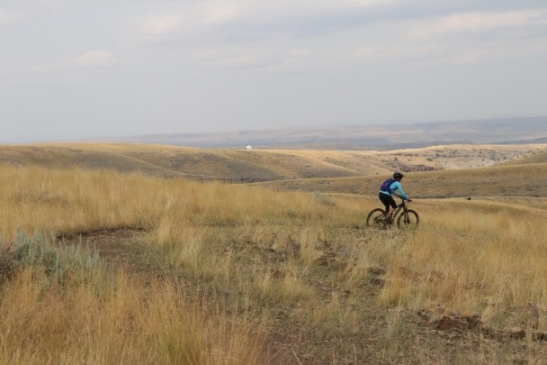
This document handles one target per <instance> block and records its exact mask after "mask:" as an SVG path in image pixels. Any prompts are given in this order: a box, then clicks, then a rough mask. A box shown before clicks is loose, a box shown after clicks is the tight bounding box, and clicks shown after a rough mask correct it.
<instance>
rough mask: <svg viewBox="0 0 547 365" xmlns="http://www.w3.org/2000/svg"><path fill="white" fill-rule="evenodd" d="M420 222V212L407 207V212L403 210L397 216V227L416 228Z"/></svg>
mask: <svg viewBox="0 0 547 365" xmlns="http://www.w3.org/2000/svg"><path fill="white" fill-rule="evenodd" d="M418 223H420V217H419V216H418V213H416V212H415V211H413V210H412V209H407V211H406V213H405V212H402V213H401V214H400V215H399V217H398V218H397V228H399V229H405V230H412V229H416V228H417V227H418Z"/></svg>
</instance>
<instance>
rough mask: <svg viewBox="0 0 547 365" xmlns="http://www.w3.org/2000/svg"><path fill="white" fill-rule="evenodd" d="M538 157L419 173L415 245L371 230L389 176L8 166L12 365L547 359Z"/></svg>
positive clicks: (412, 183)
mask: <svg viewBox="0 0 547 365" xmlns="http://www.w3.org/2000/svg"><path fill="white" fill-rule="evenodd" d="M29 148H30V147H29ZM74 148H75V146H74ZM85 148H86V149H87V148H91V147H85ZM94 148H95V147H94ZM96 148H97V149H101V148H99V147H96ZM109 148H110V147H109ZM134 148H135V149H137V148H136V147H134ZM143 148H144V150H146V148H149V150H148V151H147V152H146V153H152V152H153V150H154V148H153V147H151V146H150V147H143ZM123 150H124V153H126V152H127V149H126V147H123ZM109 151H110V150H109ZM213 152H215V151H212V152H211V153H212V154H213ZM253 152H254V151H253ZM109 153H110V152H109ZM158 153H159V152H158ZM215 153H216V152H215ZM243 153H244V152H243ZM276 153H277V152H276ZM306 153H308V154H310V155H312V154H313V155H315V156H316V154H315V152H306ZM397 153H402V152H397ZM409 153H410V152H409ZM413 153H414V152H413ZM435 153H436V152H435ZM302 155H304V153H303V154H302ZM537 155H538V154H534V156H537ZM3 156H5V155H3ZM310 158H311V157H310ZM399 158H400V157H399ZM534 158H537V157H534ZM65 162H66V160H65ZM531 162H533V163H527V164H518V165H499V166H495V167H488V168H482V169H459V170H442V171H431V172H412V173H410V174H409V175H408V177H407V180H405V182H404V183H405V189H406V190H407V191H408V192H409V193H410V194H411V195H413V196H416V197H417V199H416V201H415V202H414V203H412V209H415V210H416V211H418V212H419V214H420V217H421V225H420V227H419V229H418V230H416V231H413V232H406V231H400V230H397V229H395V228H393V229H388V230H384V231H382V230H373V229H367V228H366V227H365V225H364V218H365V217H366V214H367V212H368V211H369V210H371V209H372V208H374V207H376V206H378V202H377V197H376V191H375V189H376V185H377V183H378V182H379V181H380V180H381V178H382V176H381V175H380V172H381V171H378V173H379V175H376V172H374V174H373V175H371V176H369V177H342V178H340V177H337V178H326V177H325V178H321V179H311V180H310V179H307V180H298V179H296V180H292V181H287V180H284V181H279V182H278V184H280V185H279V186H276V189H272V188H271V186H261V185H263V184H266V183H263V184H251V185H249V184H227V183H223V182H218V181H197V180H192V179H187V178H183V177H174V176H170V177H169V178H164V177H160V176H151V174H148V172H147V174H144V173H141V172H120V171H117V170H119V169H116V170H114V169H111V170H101V169H89V168H77V167H74V166H73V165H72V164H71V163H70V164H69V163H68V162H66V164H67V165H66V166H56V167H54V168H46V167H44V166H37V165H36V164H31V163H25V164H22V163H21V164H19V166H16V165H15V164H14V163H13V162H10V163H9V164H4V165H0V172H1V173H0V184H1V186H2V189H0V237H2V249H1V251H0V252H1V253H0V283H1V284H0V364H45V363H51V364H74V363H90V364H91V363H92V364H120V363H138V364H425V363H430V364H485V363H486V364H515V363H517V364H543V363H546V362H547V348H546V347H545V341H546V340H547V316H546V314H547V256H545V243H546V242H545V237H546V236H547V226H546V225H545V224H544V222H545V219H546V218H547V199H546V197H545V191H546V189H545V188H546V186H545V184H546V181H547V180H546V179H545V177H546V176H547V174H546V169H545V165H544V164H541V163H537V161H536V160H532V161H531ZM37 163H38V165H40V164H44V162H43V161H38V162H37ZM155 166H157V165H156V164H155ZM61 167H62V168H61ZM109 167H111V168H112V166H109ZM268 184H272V183H268ZM289 184H295V185H294V186H290V185H289ZM322 186H323V187H325V186H326V188H324V189H321V188H320V187H322ZM501 188H505V189H506V191H505V192H503V191H501ZM290 189H294V190H298V191H290ZM530 189H532V190H530ZM440 197H443V199H440ZM469 198H471V199H469Z"/></svg>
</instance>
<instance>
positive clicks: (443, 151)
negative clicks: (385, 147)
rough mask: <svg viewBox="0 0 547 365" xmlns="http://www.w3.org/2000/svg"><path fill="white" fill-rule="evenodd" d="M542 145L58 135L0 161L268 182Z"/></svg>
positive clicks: (464, 164)
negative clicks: (214, 144)
mask: <svg viewBox="0 0 547 365" xmlns="http://www.w3.org/2000/svg"><path fill="white" fill-rule="evenodd" d="M545 149H546V147H545V145H541V144H538V145H471V146H469V145H453V146H435V147H428V148H419V149H403V150H392V151H355V150H348V151H327V150H301V149H298V150H275V149H252V150H245V149H205V148H192V147H177V146H165V145H138V144H91V143H78V144H76V143H73V144H68V143H57V144H37V145H14V146H0V164H10V165H17V166H29V165H39V166H45V167H53V168H71V167H81V168H93V169H112V170H116V171H120V172H131V171H139V172H142V173H145V174H148V175H154V176H164V177H188V178H193V179H207V180H222V181H228V182H264V181H276V180H293V179H310V178H344V177H346V178H347V177H357V176H370V177H374V176H385V175H389V174H391V173H392V172H393V171H395V170H398V171H402V172H419V171H436V170H453V169H463V168H477V167H487V166H494V165H497V164H500V163H506V162H509V161H518V162H519V163H521V164H522V163H526V162H536V161H538V162H540V161H542V159H543V158H544V157H541V156H544V155H545V154H546V153H547V152H546V151H545Z"/></svg>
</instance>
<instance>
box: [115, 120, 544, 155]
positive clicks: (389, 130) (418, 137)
mask: <svg viewBox="0 0 547 365" xmlns="http://www.w3.org/2000/svg"><path fill="white" fill-rule="evenodd" d="M109 141H118V142H130V143H154V144H170V145H178V146H189V147H216V148H233V147H243V146H247V145H251V146H253V147H268V148H272V147H279V148H317V149H392V148H419V147H428V146H434V145H447V144H530V143H539V144H543V143H547V116H544V117H526V118H524V117H523V118H503V119H487V120H474V121H452V122H437V123H433V122H428V123H415V124H389V125H387V124H386V125H373V126H335V127H322V128H309V129H303V128H298V129H297V128H294V129H270V130H256V131H239V132H227V133H174V134H154V135H143V136H134V137H120V138H115V139H109Z"/></svg>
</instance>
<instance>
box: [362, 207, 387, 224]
mask: <svg viewBox="0 0 547 365" xmlns="http://www.w3.org/2000/svg"><path fill="white" fill-rule="evenodd" d="M386 223H387V222H386V216H385V214H384V210H383V209H381V208H375V209H373V210H371V211H370V213H369V214H368V216H367V227H371V228H380V229H385V228H386Z"/></svg>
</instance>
